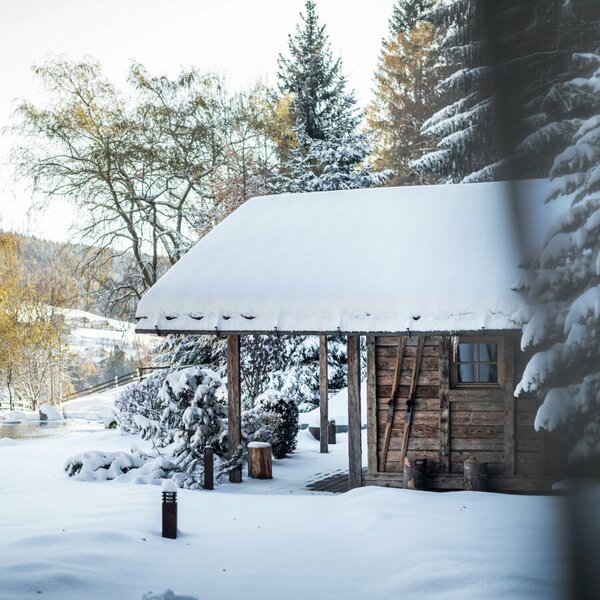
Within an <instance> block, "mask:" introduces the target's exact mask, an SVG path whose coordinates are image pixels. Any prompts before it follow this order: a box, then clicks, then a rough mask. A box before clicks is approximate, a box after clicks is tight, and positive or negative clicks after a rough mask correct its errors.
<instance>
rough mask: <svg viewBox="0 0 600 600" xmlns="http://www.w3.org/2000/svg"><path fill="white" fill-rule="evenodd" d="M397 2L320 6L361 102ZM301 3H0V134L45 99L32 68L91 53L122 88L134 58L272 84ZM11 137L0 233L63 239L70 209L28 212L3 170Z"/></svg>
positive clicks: (236, 84) (165, 68)
mask: <svg viewBox="0 0 600 600" xmlns="http://www.w3.org/2000/svg"><path fill="white" fill-rule="evenodd" d="M394 3H395V0H369V1H368V2H365V1H364V0H317V11H318V14H319V16H320V18H321V22H323V23H325V24H326V26H327V31H328V33H329V38H330V41H331V46H332V49H333V51H334V54H335V55H338V56H341V57H342V60H343V67H344V73H345V75H346V76H347V77H348V80H349V83H350V86H351V87H353V88H354V89H355V91H356V94H357V98H358V100H359V103H360V104H361V105H365V104H366V103H367V102H368V100H369V98H370V93H371V89H372V80H373V72H374V69H375V66H376V64H377V59H378V56H379V49H380V45H381V39H382V37H383V36H384V35H385V34H386V32H387V23H388V19H389V17H390V15H391V12H392V7H393V5H394ZM303 5H304V0H0V73H2V80H1V83H0V129H2V130H4V128H6V127H7V126H9V125H10V124H11V123H14V121H13V120H12V119H11V117H12V114H13V113H14V110H15V107H16V103H17V102H18V99H27V100H30V101H34V102H36V101H42V102H43V100H44V97H43V90H41V88H40V87H39V86H38V85H37V84H36V82H35V80H34V77H33V74H32V71H31V67H32V65H34V64H40V63H42V62H44V61H45V60H48V59H50V58H52V57H53V56H57V55H64V56H67V57H69V58H72V59H81V58H83V57H84V56H86V55H87V56H90V57H93V58H95V59H97V60H98V61H100V63H101V64H102V66H103V69H104V72H105V74H106V75H107V76H108V77H109V78H110V79H112V80H113V81H115V82H116V83H117V84H119V85H124V82H125V77H126V74H127V69H128V67H129V65H130V63H131V62H132V61H134V60H136V61H139V62H141V63H142V64H144V65H145V66H146V67H147V68H148V69H149V70H150V72H153V73H165V74H167V75H173V74H175V73H177V72H178V71H179V70H180V69H181V68H184V67H190V66H194V67H196V68H198V69H200V70H206V71H213V72H217V73H219V74H221V75H223V76H225V77H226V78H227V79H228V81H229V82H230V85H231V86H232V88H243V87H246V86H249V85H250V84H252V83H253V82H254V81H256V80H257V79H262V80H263V81H266V82H267V83H271V84H274V83H275V77H276V69H277V56H278V54H279V53H281V52H285V50H286V45H287V36H288V34H289V33H291V32H293V30H294V27H295V24H296V23H297V21H298V19H299V17H298V15H299V12H300V10H301V9H302V7H303ZM13 143H14V140H11V139H10V136H8V135H7V134H6V133H5V134H4V135H0V229H4V230H7V229H10V230H14V231H19V232H23V233H31V234H34V235H38V236H40V237H44V238H47V239H53V240H58V241H62V240H66V239H69V237H70V235H71V234H70V230H71V228H72V226H73V224H74V223H75V224H76V220H77V217H76V216H75V214H74V211H73V208H72V206H71V205H70V204H68V203H67V202H60V203H57V202H54V203H52V204H51V205H50V206H49V207H48V208H47V209H46V210H45V211H40V210H38V209H34V210H30V209H31V205H32V200H34V199H33V198H32V194H31V191H30V189H29V188H28V186H27V185H26V184H25V183H24V182H19V181H15V178H14V174H13V168H12V167H11V166H10V163H9V155H10V149H11V146H12V144H13Z"/></svg>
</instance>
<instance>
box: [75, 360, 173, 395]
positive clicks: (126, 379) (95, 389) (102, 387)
mask: <svg viewBox="0 0 600 600" xmlns="http://www.w3.org/2000/svg"><path fill="white" fill-rule="evenodd" d="M164 368H165V367H138V368H137V370H135V371H131V372H130V373H125V374H124V375H120V376H119V377H113V378H112V379H109V380H108V381H103V382H102V383H97V384H96V385H92V386H90V387H86V388H82V389H80V390H75V391H74V392H71V393H70V394H66V395H65V397H64V398H63V401H66V400H75V399H76V398H83V397H84V396H90V395H91V394H99V393H100V392H105V391H106V390H110V389H112V388H116V387H121V386H122V385H127V384H128V383H134V382H135V381H141V380H142V379H144V378H145V377H148V375H149V374H150V373H151V372H152V371H157V370H160V369H164Z"/></svg>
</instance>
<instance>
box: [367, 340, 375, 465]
mask: <svg viewBox="0 0 600 600" xmlns="http://www.w3.org/2000/svg"><path fill="white" fill-rule="evenodd" d="M376 385H377V371H376V364H375V337H374V336H372V335H370V336H368V337H367V454H368V459H369V462H368V471H369V473H377V389H376Z"/></svg>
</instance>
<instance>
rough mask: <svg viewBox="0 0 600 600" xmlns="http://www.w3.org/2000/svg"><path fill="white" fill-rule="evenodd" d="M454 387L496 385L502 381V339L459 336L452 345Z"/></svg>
mask: <svg viewBox="0 0 600 600" xmlns="http://www.w3.org/2000/svg"><path fill="white" fill-rule="evenodd" d="M453 347H454V351H453V359H454V360H453V361H452V383H453V384H454V387H471V386H476V387H498V386H499V385H500V384H501V383H502V370H503V369H502V360H501V357H502V347H503V344H502V339H501V338H488V337H486V338H474V337H462V336H461V337H459V338H458V339H457V340H455V343H454V345H453Z"/></svg>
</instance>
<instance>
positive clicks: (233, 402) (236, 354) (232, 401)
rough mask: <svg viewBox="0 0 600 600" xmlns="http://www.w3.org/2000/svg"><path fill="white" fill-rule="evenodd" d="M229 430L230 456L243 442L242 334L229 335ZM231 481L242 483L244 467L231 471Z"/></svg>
mask: <svg viewBox="0 0 600 600" xmlns="http://www.w3.org/2000/svg"><path fill="white" fill-rule="evenodd" d="M227 432H228V440H229V457H230V458H231V457H232V456H233V455H234V454H235V452H236V451H237V449H238V447H239V445H240V444H241V443H242V392H241V383H240V336H239V335H228V336H227ZM229 481H231V482H232V483H241V481H242V468H241V467H238V468H236V469H234V470H233V471H230V472H229Z"/></svg>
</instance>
